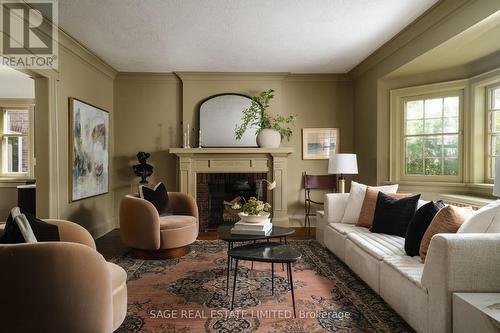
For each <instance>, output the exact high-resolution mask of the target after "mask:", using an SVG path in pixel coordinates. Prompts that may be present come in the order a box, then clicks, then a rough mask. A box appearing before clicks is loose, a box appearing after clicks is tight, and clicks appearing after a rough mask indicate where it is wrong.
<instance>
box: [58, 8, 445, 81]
mask: <svg viewBox="0 0 500 333" xmlns="http://www.w3.org/2000/svg"><path fill="white" fill-rule="evenodd" d="M437 1H438V0H238V1H236V0H210V1H203V0H105V1H103V0H85V1H82V0H64V1H59V25H60V26H61V27H62V28H63V30H65V31H66V32H67V33H69V34H70V35H71V36H73V37H75V38H76V39H77V40H79V41H80V42H82V43H83V44H84V45H86V46H87V47H88V48H89V49H91V50H92V51H93V52H94V53H96V54H97V55H98V56H100V57H101V58H102V59H103V60H105V61H106V62H107V63H109V64H110V65H111V66H113V67H114V68H115V69H116V70H118V71H121V72H172V71H224V72H230V71H231V72H294V73H346V72H348V71H349V70H351V69H352V68H353V67H355V66H356V65H357V64H359V63H360V62H361V61H362V60H363V59H365V58H366V57H367V56H368V55H370V54H371V53H372V52H373V51H375V50H376V49H377V48H379V47H380V46H381V45H383V44H384V43H385V42H387V41H388V40H390V39H391V38H392V37H393V36H395V35H396V34H397V33H398V32H399V31H401V30H402V29H403V28H404V27H405V26H407V25H408V24H409V23H411V22H412V21H413V20H415V19H416V18H417V17H418V16H420V15H421V14H422V13H423V12H425V11H426V10H427V9H428V8H429V7H431V6H432V5H433V4H434V3H436V2H437Z"/></svg>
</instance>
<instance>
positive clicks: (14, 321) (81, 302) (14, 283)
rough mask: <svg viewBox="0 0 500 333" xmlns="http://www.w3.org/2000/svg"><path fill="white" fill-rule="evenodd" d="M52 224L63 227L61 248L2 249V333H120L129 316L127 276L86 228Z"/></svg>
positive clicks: (47, 245) (2, 246)
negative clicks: (111, 260) (98, 248)
mask: <svg viewBox="0 0 500 333" xmlns="http://www.w3.org/2000/svg"><path fill="white" fill-rule="evenodd" d="M46 222H48V223H51V224H55V225H57V226H58V228H59V238H60V239H61V241H60V242H40V243H31V244H29V243H28V244H0V267H1V273H0V286H2V291H1V294H2V296H1V299H2V300H1V301H0V321H1V322H2V328H1V330H2V332H39V333H43V332H72V333H80V332H81V333H88V332H94V333H109V332H112V331H114V330H115V329H117V328H118V327H119V326H120V325H121V323H122V322H123V320H124V319H125V316H126V314H127V285H126V280H127V274H126V273H125V271H124V270H123V268H121V267H119V266H117V265H115V264H113V263H110V262H106V260H105V259H104V258H103V256H102V255H101V254H99V252H97V251H96V247H95V242H94V239H93V238H92V236H91V235H90V234H89V232H88V231H87V230H85V228H83V227H81V226H80V225H78V224H75V223H72V222H69V221H63V220H46ZM2 234H3V226H0V235H2Z"/></svg>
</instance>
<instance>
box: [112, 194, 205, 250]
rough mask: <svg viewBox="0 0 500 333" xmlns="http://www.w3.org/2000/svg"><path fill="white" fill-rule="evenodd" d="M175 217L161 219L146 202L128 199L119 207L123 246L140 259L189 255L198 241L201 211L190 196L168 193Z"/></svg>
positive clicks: (127, 196)
mask: <svg viewBox="0 0 500 333" xmlns="http://www.w3.org/2000/svg"><path fill="white" fill-rule="evenodd" d="M168 197H169V205H170V208H171V210H172V212H173V215H167V216H160V215H159V214H158V211H157V210H156V208H155V207H154V206H153V204H152V203H150V202H149V201H147V200H144V199H141V198H139V197H138V196H137V195H126V196H125V197H124V198H123V199H122V201H121V204H120V233H121V236H122V240H123V242H124V243H125V244H126V245H128V246H130V247H131V248H132V249H133V250H134V254H135V255H136V256H137V257H140V258H146V259H148V258H172V257H179V256H182V255H185V254H187V253H189V244H191V243H193V242H194V241H195V240H196V238H197V237H198V229H199V228H198V207H197V205H196V201H195V200H194V199H193V198H192V197H191V196H189V195H187V194H184V193H180V192H169V193H168Z"/></svg>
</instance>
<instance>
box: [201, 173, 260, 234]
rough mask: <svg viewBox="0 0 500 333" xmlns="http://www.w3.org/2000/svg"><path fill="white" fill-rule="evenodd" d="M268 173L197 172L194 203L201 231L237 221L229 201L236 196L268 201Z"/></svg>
mask: <svg viewBox="0 0 500 333" xmlns="http://www.w3.org/2000/svg"><path fill="white" fill-rule="evenodd" d="M264 179H267V173H198V174H197V179H196V202H197V204H198V211H199V214H200V217H199V219H200V232H208V231H215V230H217V227H218V226H220V225H222V224H229V223H234V222H237V221H238V220H239V218H238V212H237V211H234V210H232V209H231V207H230V206H231V204H230V202H231V201H233V200H234V199H235V198H237V197H243V198H245V200H248V199H249V198H250V197H258V198H260V199H261V200H264V201H267V186H266V183H265V182H263V181H262V180H264Z"/></svg>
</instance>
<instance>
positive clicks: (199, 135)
mask: <svg viewBox="0 0 500 333" xmlns="http://www.w3.org/2000/svg"><path fill="white" fill-rule="evenodd" d="M201 144H202V137H201V129H200V130H199V131H198V148H202V147H201Z"/></svg>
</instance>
